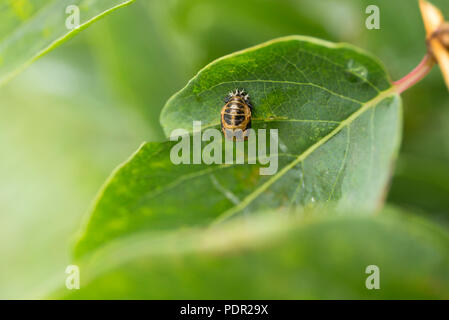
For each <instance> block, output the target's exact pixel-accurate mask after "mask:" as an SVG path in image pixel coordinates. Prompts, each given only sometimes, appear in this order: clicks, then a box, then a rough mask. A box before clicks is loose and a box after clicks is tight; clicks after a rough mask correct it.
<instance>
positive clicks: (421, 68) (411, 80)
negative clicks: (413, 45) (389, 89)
mask: <svg viewBox="0 0 449 320" xmlns="http://www.w3.org/2000/svg"><path fill="white" fill-rule="evenodd" d="M435 63H436V62H435V59H434V58H433V57H432V56H431V55H430V54H429V53H427V54H426V55H425V56H424V58H423V59H422V61H421V62H420V63H419V65H418V66H417V67H416V68H415V69H413V70H412V72H410V73H409V74H408V75H406V76H405V77H404V78H402V79H400V80H398V81H396V82H394V83H393V84H394V87H395V88H396V91H397V92H398V93H402V92H404V91H405V90H407V89H409V88H411V87H412V86H413V85H415V84H416V83H418V82H419V81H421V80H422V79H423V78H424V77H425V76H426V75H427V74H428V73H429V72H430V70H432V67H433V66H434V65H435Z"/></svg>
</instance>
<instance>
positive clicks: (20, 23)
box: [0, 0, 134, 85]
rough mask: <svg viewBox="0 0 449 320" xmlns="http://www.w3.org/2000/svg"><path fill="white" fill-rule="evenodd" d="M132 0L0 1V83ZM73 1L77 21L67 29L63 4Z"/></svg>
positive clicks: (70, 3)
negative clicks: (77, 24)
mask: <svg viewBox="0 0 449 320" xmlns="http://www.w3.org/2000/svg"><path fill="white" fill-rule="evenodd" d="M132 2H134V0H126V1H125V0H91V1H86V0H39V1H32V0H13V1H11V0H9V1H3V3H2V4H0V20H1V21H2V24H1V26H0V85H2V84H4V83H5V82H7V81H8V80H9V79H11V78H12V77H13V76H15V75H16V74H18V73H19V72H20V71H22V70H23V69H24V68H26V67H27V66H28V65H30V64H31V63H32V62H34V61H35V60H37V59H38V58H40V57H41V56H43V55H44V54H46V53H47V52H49V51H51V50H53V49H54V48H56V47H57V46H58V45H60V44H62V43H63V42H65V41H66V40H68V39H69V38H71V37H72V36H74V35H75V34H77V33H78V32H80V31H82V30H83V29H85V28H87V27H88V26H89V25H90V24H92V23H93V22H95V21H97V20H98V19H100V18H102V17H104V16H105V15H107V14H109V13H111V12H113V11H115V10H117V9H118V8H121V7H124V6H127V5H129V4H131V3H132ZM69 5H76V6H78V8H79V11H80V24H79V26H78V27H76V28H75V29H68V28H67V26H66V19H67V18H68V17H69V14H68V13H66V8H67V7H68V6H69Z"/></svg>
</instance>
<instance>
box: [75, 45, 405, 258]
mask: <svg viewBox="0 0 449 320" xmlns="http://www.w3.org/2000/svg"><path fill="white" fill-rule="evenodd" d="M261 66H263V67H261ZM235 88H245V89H246V90H247V91H248V92H249V93H250V94H251V97H252V102H253V104H254V114H253V123H254V128H255V129H258V128H264V129H273V128H276V129H278V130H279V141H280V145H281V147H280V148H281V150H280V152H279V154H278V156H279V168H278V171H277V173H275V174H274V175H273V176H263V175H260V173H259V167H260V164H257V165H219V164H216V165H206V164H202V165H198V164H197V165H175V164H173V163H172V162H171V159H170V150H171V148H172V147H173V145H174V144H175V143H174V142H166V143H148V144H146V145H144V146H143V147H142V148H141V149H140V150H139V151H138V152H137V153H136V154H135V155H134V156H133V157H132V158H131V159H130V160H129V161H128V162H127V163H125V164H124V165H123V166H121V167H120V168H119V169H118V171H117V172H116V173H115V174H114V175H113V176H112V177H111V178H110V180H109V181H108V182H107V184H106V186H105V188H104V190H103V191H102V192H101V194H100V196H99V198H98V200H97V204H96V206H95V209H94V211H93V213H92V216H91V218H90V221H89V222H88V225H87V229H86V231H85V233H84V234H83V235H82V239H81V241H80V243H79V244H78V246H77V255H78V256H80V255H82V254H85V253H86V252H89V251H91V250H93V249H95V248H97V247H98V246H100V245H102V244H104V243H107V242H108V241H110V240H111V239H114V238H117V237H120V236H123V235H129V234H133V233H135V232H136V231H145V230H159V229H168V228H173V227H181V226H192V225H204V224H208V223H211V222H212V221H214V220H216V219H219V220H222V219H224V218H228V217H231V216H234V215H238V214H241V213H244V212H246V213H251V212H254V211H258V210H261V209H267V208H273V209H276V208H282V207H289V206H290V207H302V208H304V207H308V206H311V205H316V204H330V203H332V204H333V205H337V206H338V207H339V208H342V209H347V208H350V207H353V206H355V207H358V208H361V209H364V210H367V211H373V210H375V209H376V208H377V207H378V206H380V205H381V203H382V201H383V195H384V193H385V186H386V183H387V180H388V177H389V174H390V168H391V166H392V163H393V160H394V157H395V155H396V152H397V148H398V144H399V137H400V129H401V126H400V122H401V115H400V110H401V109H400V101H399V98H398V97H397V95H396V94H395V92H394V91H393V90H392V88H391V87H390V84H389V81H388V79H387V76H386V74H385V73H384V71H383V69H382V68H381V67H380V66H379V65H378V64H377V62H375V61H374V60H373V59H372V58H370V57H368V56H367V55H366V54H364V53H361V52H359V51H358V50H357V49H355V48H352V47H350V46H347V45H335V44H331V43H327V42H322V41H317V40H315V39H312V38H303V37H289V38H282V39H279V40H274V41H271V42H268V43H266V44H263V45H260V46H257V47H254V48H251V49H248V50H244V51H242V52H239V53H237V54H232V55H230V56H227V57H224V58H221V59H219V60H217V61H215V62H214V63H212V64H210V65H208V66H207V67H206V68H204V69H203V70H202V71H201V72H200V73H199V74H198V75H197V76H196V77H195V78H194V79H192V80H191V81H190V82H189V84H188V85H187V87H186V88H184V89H183V90H181V91H180V92H179V93H178V94H176V95H175V96H174V97H173V98H171V99H170V100H169V102H168V103H167V105H166V107H165V109H164V110H163V113H162V117H161V119H162V120H161V121H162V124H163V126H164V128H165V130H166V132H167V133H169V132H170V131H171V130H173V129H175V128H185V129H190V127H191V126H192V121H193V120H201V121H202V122H203V124H204V126H205V127H216V128H219V118H220V109H221V107H222V105H223V98H224V97H225V96H226V94H227V93H228V92H229V91H230V90H234V89H235ZM215 143H216V142H215ZM221 147H222V145H221V144H220V148H221Z"/></svg>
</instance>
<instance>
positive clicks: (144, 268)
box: [54, 210, 449, 299]
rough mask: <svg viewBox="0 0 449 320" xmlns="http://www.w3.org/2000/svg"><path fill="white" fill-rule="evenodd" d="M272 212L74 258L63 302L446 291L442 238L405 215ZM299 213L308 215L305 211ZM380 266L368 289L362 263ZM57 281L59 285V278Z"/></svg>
mask: <svg viewBox="0 0 449 320" xmlns="http://www.w3.org/2000/svg"><path fill="white" fill-rule="evenodd" d="M283 213H284V212H282V211H281V212H274V213H270V214H269V215H260V216H255V217H252V219H251V220H248V219H236V220H234V221H231V222H228V223H224V224H222V225H220V226H215V227H213V228H204V229H186V230H179V231H174V232H168V233H165V232H162V233H154V232H150V233H143V234H140V235H136V236H132V237H129V238H125V239H123V240H121V241H117V242H113V243H111V244H110V245H108V246H106V247H104V248H103V249H100V250H99V251H97V252H95V253H94V254H92V255H90V256H88V257H87V259H86V260H84V261H79V262H78V265H79V267H80V274H81V289H80V290H73V291H69V290H67V289H65V288H64V289H61V290H60V291H58V292H56V293H55V295H54V297H66V298H70V299H99V298H101V299H104V298H112V299H123V298H127V299H145V298H146V299H310V298H314V299H317V298H318V299H374V298H375V299H406V298H408V299H416V298H447V297H448V296H449V274H448V272H447V270H448V269H449V250H448V249H449V237H448V234H447V232H445V231H444V230H442V229H441V228H439V227H437V226H434V225H432V224H428V223H427V222H424V221H422V220H420V219H418V218H415V217H413V215H410V214H409V215H405V214H404V215H403V214H399V213H397V212H395V211H392V210H387V212H384V213H382V214H380V215H377V216H373V217H371V216H359V215H346V216H335V215H332V214H330V213H329V212H328V213H326V214H325V213H320V214H318V213H317V212H315V213H313V214H311V215H307V214H306V215H305V216H304V214H300V215H299V216H293V217H292V216H290V217H286V216H285V215H283ZM306 213H307V212H306ZM369 265H376V266H377V267H379V270H380V273H379V275H380V282H379V283H380V290H368V289H367V288H366V286H365V282H366V279H367V277H368V276H369V274H366V273H365V272H366V268H367V267H368V266H369ZM61 287H62V283H61Z"/></svg>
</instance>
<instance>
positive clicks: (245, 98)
mask: <svg viewBox="0 0 449 320" xmlns="http://www.w3.org/2000/svg"><path fill="white" fill-rule="evenodd" d="M225 103H226V104H225V105H224V106H223V108H222V109H221V130H222V131H223V134H224V135H225V137H226V138H228V139H232V140H236V138H237V140H240V139H241V138H242V136H243V138H244V139H245V140H246V139H248V131H247V130H248V129H249V128H251V111H252V106H251V103H250V100H249V95H248V94H247V93H246V92H245V90H238V89H237V90H235V91H233V92H230V93H229V94H228V95H227V96H226V99H225Z"/></svg>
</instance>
